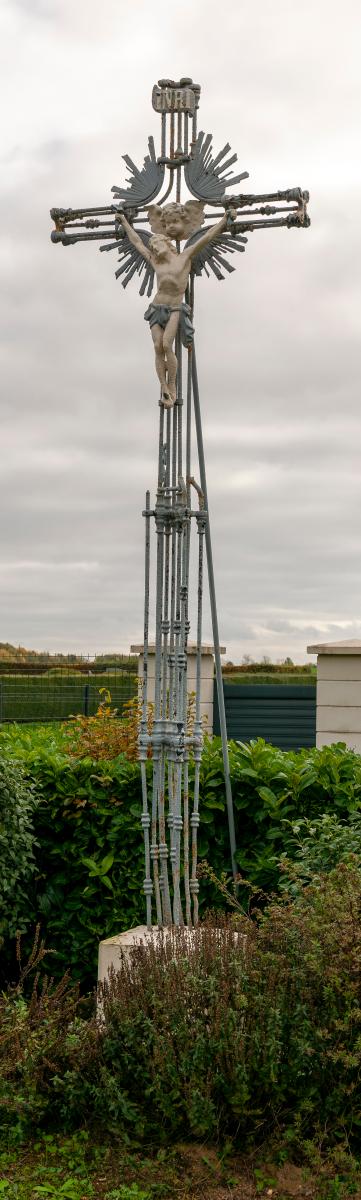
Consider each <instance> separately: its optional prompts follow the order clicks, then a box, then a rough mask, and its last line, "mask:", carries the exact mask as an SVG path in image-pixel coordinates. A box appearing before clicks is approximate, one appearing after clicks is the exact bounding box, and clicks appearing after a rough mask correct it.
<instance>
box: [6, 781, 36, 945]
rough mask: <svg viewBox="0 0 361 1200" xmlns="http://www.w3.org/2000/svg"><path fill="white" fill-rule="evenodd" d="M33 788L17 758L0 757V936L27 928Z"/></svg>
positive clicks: (33, 868) (33, 861) (31, 851)
mask: <svg viewBox="0 0 361 1200" xmlns="http://www.w3.org/2000/svg"><path fill="white" fill-rule="evenodd" d="M34 809H35V795H34V789H33V787H32V785H31V784H30V783H29V782H27V783H26V782H25V777H24V771H23V768H22V767H21V765H20V763H18V762H11V761H6V760H5V759H0V937H1V938H2V939H4V938H6V937H15V933H16V930H17V929H20V930H23V929H25V928H26V923H27V920H26V917H27V911H28V886H29V881H30V878H31V876H32V874H33V873H34V870H35V856H34V850H35V847H36V846H37V842H36V841H35V838H34V830H33V818H34Z"/></svg>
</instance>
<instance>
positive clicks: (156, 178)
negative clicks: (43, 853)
mask: <svg viewBox="0 0 361 1200" xmlns="http://www.w3.org/2000/svg"><path fill="white" fill-rule="evenodd" d="M200 90H201V89H200V86H199V85H198V84H196V83H193V81H192V79H189V78H183V79H180V80H179V81H178V82H177V81H174V80H172V79H160V80H159V82H158V84H156V85H155V86H154V88H153V93H152V104H153V108H154V109H155V111H156V112H157V113H158V114H159V115H160V123H161V131H160V154H159V155H158V156H157V155H156V150H155V144H154V139H153V137H150V138H149V141H148V154H147V155H146V156H145V159H144V163H143V166H142V168H141V169H139V168H138V167H137V166H136V165H135V163H134V162H133V161H132V159H131V158H129V156H128V155H124V161H125V163H126V166H127V168H128V171H129V178H128V180H127V183H126V185H125V186H124V187H118V186H114V187H113V188H112V192H113V196H114V202H113V203H112V204H108V205H105V206H104V207H101V208H99V207H98V208H91V207H90V208H67V209H64V208H53V209H51V217H52V219H53V221H54V223H55V230H53V232H52V234H51V239H52V241H53V242H61V243H62V245H63V246H69V245H74V244H75V243H76V242H83V241H96V242H101V243H102V244H101V246H100V250H101V251H113V250H114V251H116V252H117V254H118V263H119V265H118V266H117V270H116V272H115V275H116V278H117V279H118V278H121V280H122V284H123V287H124V288H126V287H127V286H128V284H129V283H130V281H131V280H132V279H133V278H134V277H136V276H138V279H139V280H140V289H139V290H140V294H141V295H142V296H143V295H145V294H146V295H147V297H148V300H150V303H149V304H148V306H147V309H146V312H145V314H144V316H145V320H146V321H147V322H148V323H149V327H150V332H151V336H152V341H153V350H154V356H155V370H156V377H157V380H158V383H159V387H158V401H159V438H158V469H157V488H156V499H155V504H154V507H153V508H152V507H151V502H150V492H149V491H147V493H146V500H145V509H144V512H143V516H144V518H145V596H144V647H143V681H142V705H141V721H140V732H139V759H140V767H141V779H142V817H141V823H142V828H143V835H144V852H145V879H144V893H145V901H146V918H147V926H148V928H151V926H152V921H153V915H154V911H155V916H156V923H157V925H158V926H170V925H172V924H174V925H182V924H186V925H187V926H188V927H192V926H195V925H197V923H198V891H199V881H198V877H197V834H198V827H199V821H200V815H199V796H200V770H201V754H202V744H203V736H204V726H203V723H202V714H201V661H202V608H203V578H204V549H205V551H206V560H207V569H208V584H209V595H210V607H211V616H212V628H213V642H214V657H215V669H216V680H217V693H218V708H219V718H220V728H221V738H222V751H223V765H224V778H225V798H226V807H227V815H228V827H229V837H230V852H231V862H232V871H233V876H234V878H236V876H237V848H236V838H235V824H234V813H233V803H232V790H231V783H230V771H229V756H228V742H227V729H226V718H225V708H224V695H223V683H222V670H221V656H220V642H219V630H218V615H217V605H216V593H215V583H214V570H213V556H212V541H211V527H210V518H209V507H208V497H207V480H206V468H205V457H204V446H203V432H202V418H201V407H200V395H199V385H198V374H197V365H196V353H195V332H194V311H195V281H196V279H197V278H199V277H201V276H209V275H210V273H211V272H212V273H213V275H215V276H216V279H217V280H219V281H222V280H224V279H225V273H229V272H231V271H234V269H235V268H234V266H233V264H232V262H231V261H230V259H232V258H233V256H234V255H237V254H238V253H243V252H244V250H245V248H246V244H247V237H246V234H247V233H250V232H253V231H254V230H257V229H269V228H274V227H277V226H285V227H286V228H288V229H290V228H307V226H308V225H309V224H310V220H309V217H308V214H307V203H308V199H309V196H308V192H304V191H302V190H301V188H299V187H295V188H289V189H287V190H286V191H275V192H270V193H267V194H262V195H251V194H249V193H243V192H239V191H235V188H236V187H237V185H239V184H240V183H241V182H242V181H243V180H245V179H247V178H248V172H247V171H242V172H241V173H240V174H238V175H234V174H233V172H232V169H231V168H232V167H233V165H234V163H235V162H236V161H237V155H236V154H232V153H230V150H231V147H230V146H229V145H228V143H227V144H226V145H225V146H224V147H223V149H222V150H220V151H219V153H218V154H214V151H213V144H212V135H211V134H205V133H203V132H201V131H200V132H198V110H199V100H200ZM184 187H185V188H186V189H187V190H186V196H184V194H183V196H182V189H184ZM229 189H231V191H230V190H229ZM160 193H161V195H160ZM155 201H156V203H155ZM155 278H156V287H157V290H156V294H155V296H154V297H153V299H150V297H151V296H152V292H153V285H154V280H155ZM149 386H150V388H151V386H152V384H151V383H150V385H149ZM194 435H195V436H194ZM194 446H195V447H196V457H197V467H196V468H195V469H194V470H193V456H194V452H195V451H194ZM196 476H197V477H198V478H196ZM193 495H194V496H195V500H194V501H193V500H192V497H193ZM153 522H154V526H153ZM153 528H155V543H156V550H155V555H156V571H155V575H156V581H155V597H154V604H152V602H151V596H150V553H151V530H152V529H153ZM194 529H195V530H196V532H197V535H198V551H197V554H196V561H197V566H196V571H195V572H193V574H194V578H192V570H191V556H190V550H191V536H192V530H194ZM192 595H194V597H195V598H196V688H195V709H194V718H193V720H192V721H190V720H189V711H188V706H189V701H188V691H187V650H188V649H189V644H190V643H189V633H190V620H189V610H190V599H191V598H192ZM151 618H152V619H153V621H154V635H155V691H154V720H153V725H152V727H151V729H149V722H148V707H149V705H148V690H149V689H148V660H149V646H150V640H149V628H150V620H151ZM149 755H151V757H152V764H151V778H150V774H149V768H147V758H148V757H149Z"/></svg>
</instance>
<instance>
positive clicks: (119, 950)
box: [98, 925, 195, 983]
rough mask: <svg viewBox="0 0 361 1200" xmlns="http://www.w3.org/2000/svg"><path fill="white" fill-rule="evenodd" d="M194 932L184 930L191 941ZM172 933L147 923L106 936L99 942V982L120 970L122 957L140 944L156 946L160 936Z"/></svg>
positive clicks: (131, 952) (128, 954)
mask: <svg viewBox="0 0 361 1200" xmlns="http://www.w3.org/2000/svg"><path fill="white" fill-rule="evenodd" d="M194 932H195V931H194V930H193V929H184V930H183V933H184V934H185V935H186V937H187V938H189V940H190V941H191V939H192V937H194ZM171 934H172V929H160V928H159V926H158V925H153V926H152V928H151V929H148V928H147V926H146V925H136V927H135V929H126V930H125V933H116V934H115V936H114V937H111V938H105V940H104V942H100V944H99V955H98V983H105V981H106V980H107V978H108V975H109V971H111V970H112V969H113V970H114V971H118V970H119V968H120V964H121V960H122V958H124V957H125V958H127V957H129V956H130V955H131V954H133V952H134V951H136V950H137V949H138V948H139V946H141V945H142V944H143V945H144V944H145V945H147V944H149V943H150V942H153V945H155V946H156V945H157V942H158V941H159V939H160V938H164V937H167V936H168V937H169V936H171Z"/></svg>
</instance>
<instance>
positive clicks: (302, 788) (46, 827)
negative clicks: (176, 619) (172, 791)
mask: <svg viewBox="0 0 361 1200" xmlns="http://www.w3.org/2000/svg"><path fill="white" fill-rule="evenodd" d="M1 752H2V754H3V756H7V757H9V756H11V757H12V758H14V757H15V758H20V759H21V761H22V764H23V767H24V770H25V775H26V777H27V778H28V779H29V780H30V781H31V783H32V784H34V786H35V790H36V793H37V796H38V806H37V808H36V812H35V816H34V832H35V837H36V841H37V843H38V845H37V846H36V848H35V855H36V869H35V872H34V875H33V877H32V882H31V884H30V885H29V888H28V896H27V903H26V920H27V923H28V927H29V930H30V929H33V928H34V925H35V923H36V921H37V920H40V921H41V925H42V929H43V932H44V936H45V939H46V944H47V946H48V947H50V948H52V949H53V950H54V951H55V952H56V954H55V957H54V959H53V961H52V970H53V971H54V974H55V975H56V976H59V974H60V973H61V972H62V971H63V970H64V969H65V968H66V967H68V966H69V967H70V970H71V973H72V975H73V977H74V978H79V979H80V980H81V983H82V987H83V988H89V987H92V986H93V984H94V981H95V977H96V958H97V946H98V942H99V941H100V940H101V938H104V937H107V936H111V935H112V934H115V933H116V932H118V931H119V930H120V929H126V928H128V927H129V926H132V925H136V924H139V923H143V921H144V899H143V894H142V883H143V877H144V863H143V847H142V836H141V829H140V820H139V818H140V808H141V794H140V772H139V766H138V764H132V763H129V762H127V761H126V760H125V759H124V758H123V757H120V758H118V759H116V760H114V762H111V763H109V762H103V763H96V764H94V763H92V762H91V761H90V760H89V759H85V760H83V761H82V762H80V763H72V762H71V761H70V760H69V759H68V758H67V757H66V755H65V753H64V751H63V750H62V749H61V742H60V739H58V740H57V739H56V738H54V737H53V735H52V734H51V732H50V731H49V733H48V737H46V733H45V732H43V733H42V736H41V737H40V735H39V734H37V736H35V734H34V735H30V734H27V733H25V731H24V732H23V733H22V732H21V731H20V732H19V731H18V732H17V731H16V730H15V731H13V733H12V734H11V735H10V734H8V735H1V738H0V754H1ZM230 767H231V779H232V789H233V797H234V806H235V817H236V836H237V843H238V847H239V853H238V862H239V867H240V870H241V872H242V874H243V875H244V876H246V877H247V878H248V879H250V880H251V881H252V883H253V884H254V885H255V887H256V888H259V889H260V890H261V889H262V890H263V891H266V892H270V891H272V890H273V889H277V888H278V884H279V880H280V869H279V865H278V864H279V859H280V856H281V854H282V853H283V852H284V851H285V850H287V851H288V852H289V853H290V855H291V857H295V856H296V851H295V848H294V844H293V842H294V839H293V832H292V828H291V825H290V824H289V823H290V822H292V821H294V820H295V819H296V818H299V817H309V818H310V817H318V816H321V815H322V814H323V813H327V812H335V813H336V814H337V815H338V817H339V818H340V819H347V818H348V815H349V814H350V813H352V812H354V811H355V810H357V809H358V808H360V807H361V757H360V756H358V755H355V754H353V752H352V751H348V750H346V749H345V748H344V747H342V746H336V747H332V748H329V747H326V748H324V749H323V750H315V749H314V750H311V751H310V750H302V751H299V752H298V753H293V752H282V751H280V750H277V749H276V748H274V747H272V746H269V745H267V744H265V743H264V742H262V741H257V742H255V743H252V744H251V745H242V744H235V743H231V744H230ZM200 813H201V825H200V833H199V856H200V859H207V860H208V862H209V863H210V864H211V866H212V867H213V868H214V870H215V871H216V873H217V875H220V874H222V872H224V871H228V869H229V863H230V854H229V842H228V827H227V816H226V807H225V798H224V781H223V769H222V754H221V746H220V742H219V740H218V739H214V741H213V742H207V743H206V745H205V748H204V753H203V758H202V773H201V802H200ZM221 903H222V898H221V896H220V894H219V893H218V892H217V891H216V890H215V889H214V887H213V885H212V884H211V883H208V882H202V884H201V908H202V911H203V912H204V910H205V909H206V908H207V906H208V907H209V906H212V905H215V904H216V905H217V906H218V907H219V906H220V904H221ZM5 958H6V956H5ZM6 969H8V965H7V966H6Z"/></svg>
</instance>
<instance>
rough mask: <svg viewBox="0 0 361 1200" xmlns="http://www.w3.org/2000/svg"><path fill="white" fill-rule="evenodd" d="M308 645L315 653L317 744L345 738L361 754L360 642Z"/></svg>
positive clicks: (326, 744)
mask: <svg viewBox="0 0 361 1200" xmlns="http://www.w3.org/2000/svg"><path fill="white" fill-rule="evenodd" d="M308 649H309V651H310V652H312V653H317V716H316V745H317V746H319V747H321V746H330V745H331V744H332V742H346V745H347V746H349V747H350V749H351V750H356V751H357V753H359V754H361V642H359V643H355V642H351V643H349V645H348V644H347V643H344V642H339V643H337V642H336V643H331V644H329V645H327V644H326V645H325V646H324V647H322V646H317V647H316V646H314V647H312V646H310V647H308Z"/></svg>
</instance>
